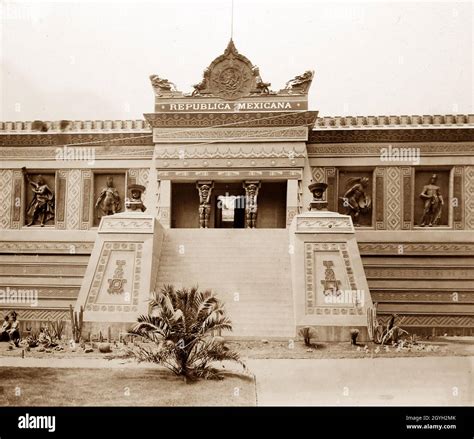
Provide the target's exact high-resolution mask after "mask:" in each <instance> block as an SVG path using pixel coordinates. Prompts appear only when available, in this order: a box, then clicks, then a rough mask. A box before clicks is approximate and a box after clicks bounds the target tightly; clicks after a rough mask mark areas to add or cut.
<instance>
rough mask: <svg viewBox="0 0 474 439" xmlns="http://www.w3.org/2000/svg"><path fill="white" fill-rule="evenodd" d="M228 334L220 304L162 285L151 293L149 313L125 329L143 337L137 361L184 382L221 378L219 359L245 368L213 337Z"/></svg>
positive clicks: (212, 298)
mask: <svg viewBox="0 0 474 439" xmlns="http://www.w3.org/2000/svg"><path fill="white" fill-rule="evenodd" d="M231 330H232V324H231V321H230V319H229V318H228V317H227V316H226V313H225V310H224V307H223V304H222V302H221V301H220V300H219V299H217V297H216V296H215V295H214V294H212V293H211V292H210V291H205V292H201V291H199V290H198V289H197V288H191V289H189V290H188V289H186V288H183V289H177V290H175V289H174V288H173V286H171V285H166V286H164V287H163V288H162V289H161V290H160V291H158V292H154V297H153V299H152V300H151V301H150V314H149V315H147V316H145V315H141V316H139V317H138V323H136V324H135V326H134V327H133V328H132V329H131V330H130V331H129V334H132V335H135V336H140V338H141V341H139V342H137V343H135V346H134V348H132V350H131V353H132V354H133V355H134V356H135V357H136V358H137V360H138V361H139V362H140V361H149V362H153V363H157V364H160V365H162V366H165V367H166V368H168V369H170V370H171V371H172V372H173V373H175V374H176V375H181V376H184V377H185V379H190V380H196V379H199V378H205V379H222V378H223V376H222V371H221V370H219V369H217V368H216V367H215V362H217V361H224V360H230V361H235V362H238V363H239V364H241V365H242V366H243V367H244V368H245V365H244V363H243V362H242V361H241V360H240V359H239V354H238V353H237V352H234V351H232V350H231V349H229V347H228V346H226V344H225V342H224V340H223V338H222V337H220V336H217V335H216V334H220V332H221V331H231ZM150 342H151V343H150Z"/></svg>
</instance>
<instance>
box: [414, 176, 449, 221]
mask: <svg viewBox="0 0 474 439" xmlns="http://www.w3.org/2000/svg"><path fill="white" fill-rule="evenodd" d="M437 180H438V176H437V175H436V174H433V175H432V176H431V178H430V182H429V183H428V184H427V185H425V186H423V190H422V191H421V194H420V198H421V199H422V200H423V203H424V208H423V216H422V217H421V221H420V226H421V227H424V226H426V225H428V227H432V226H436V225H437V224H438V223H439V220H440V218H441V212H442V210H443V205H444V200H443V196H442V195H441V192H440V187H439V186H438V185H437V184H436V182H437Z"/></svg>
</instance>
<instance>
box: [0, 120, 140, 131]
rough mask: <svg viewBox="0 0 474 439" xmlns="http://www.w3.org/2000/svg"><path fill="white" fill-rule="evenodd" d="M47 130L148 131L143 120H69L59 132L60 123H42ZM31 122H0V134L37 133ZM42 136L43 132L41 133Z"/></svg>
mask: <svg viewBox="0 0 474 439" xmlns="http://www.w3.org/2000/svg"><path fill="white" fill-rule="evenodd" d="M42 122H43V123H44V124H45V125H46V127H47V128H48V131H47V132H48V133H51V132H53V133H60V132H63V133H80V132H110V131H118V132H124V131H129V132H140V131H149V126H148V124H147V122H146V121H145V120H143V119H137V120H71V121H67V122H69V124H68V127H67V129H65V130H61V129H60V125H61V122H62V121H59V120H57V121H42ZM63 122H65V121H63ZM33 124H34V122H32V121H26V122H25V121H13V122H2V121H0V132H8V131H14V132H39V131H37V130H34V129H33ZM42 134H44V132H43V133H42Z"/></svg>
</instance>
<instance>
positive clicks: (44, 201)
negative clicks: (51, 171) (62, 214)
mask: <svg viewBox="0 0 474 439" xmlns="http://www.w3.org/2000/svg"><path fill="white" fill-rule="evenodd" d="M21 170H22V172H23V175H24V176H25V178H26V179H27V181H28V183H29V184H30V185H31V186H32V191H33V199H32V200H31V202H30V204H29V205H28V207H27V209H26V214H27V216H31V220H30V222H29V223H28V224H27V227H30V226H32V225H34V224H35V222H36V221H37V220H38V219H39V221H40V225H41V227H44V225H45V224H46V223H47V222H48V221H50V220H52V219H54V193H53V191H52V190H51V189H50V188H49V187H48V185H47V184H46V182H45V181H44V179H43V177H42V176H41V175H38V178H37V181H36V182H35V181H33V180H31V179H30V177H29V175H28V174H27V173H26V168H25V167H23V168H22V169H21Z"/></svg>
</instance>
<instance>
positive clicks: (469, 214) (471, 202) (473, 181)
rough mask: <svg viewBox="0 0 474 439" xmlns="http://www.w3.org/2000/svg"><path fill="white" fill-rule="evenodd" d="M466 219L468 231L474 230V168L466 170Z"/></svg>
mask: <svg viewBox="0 0 474 439" xmlns="http://www.w3.org/2000/svg"><path fill="white" fill-rule="evenodd" d="M464 218H465V227H466V229H474V166H466V167H465V168H464Z"/></svg>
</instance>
